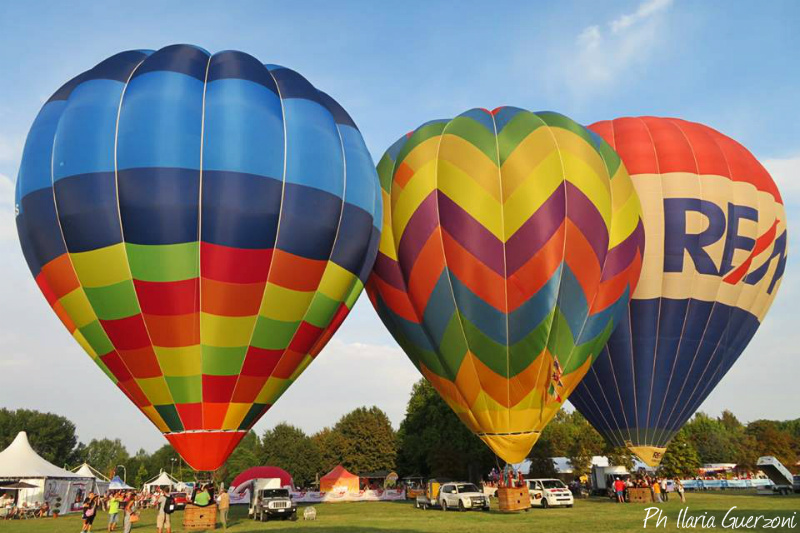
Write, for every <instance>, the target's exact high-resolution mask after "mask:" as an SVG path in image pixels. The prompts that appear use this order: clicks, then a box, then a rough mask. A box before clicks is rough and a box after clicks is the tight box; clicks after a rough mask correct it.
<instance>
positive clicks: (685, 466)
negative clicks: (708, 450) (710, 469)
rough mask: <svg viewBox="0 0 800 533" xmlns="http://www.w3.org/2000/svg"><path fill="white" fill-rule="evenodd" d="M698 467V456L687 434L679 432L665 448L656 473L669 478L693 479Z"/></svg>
mask: <svg viewBox="0 0 800 533" xmlns="http://www.w3.org/2000/svg"><path fill="white" fill-rule="evenodd" d="M700 465H701V462H700V456H699V455H698V454H697V450H696V449H695V447H694V444H693V443H692V441H691V439H690V438H689V437H688V432H687V431H685V430H681V431H679V432H678V433H677V434H676V435H675V437H674V438H673V439H672V441H671V442H670V443H669V445H668V446H667V451H666V452H665V453H664V458H663V459H662V460H661V464H660V466H659V469H658V471H659V473H660V474H661V475H663V476H666V477H670V478H680V479H685V478H693V477H695V476H696V475H697V469H698V468H700Z"/></svg>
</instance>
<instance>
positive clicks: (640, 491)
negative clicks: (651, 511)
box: [628, 487, 653, 503]
mask: <svg viewBox="0 0 800 533" xmlns="http://www.w3.org/2000/svg"><path fill="white" fill-rule="evenodd" d="M628 499H629V500H630V502H631V503H650V502H652V501H653V495H652V494H651V493H650V489H649V488H642V487H633V488H630V489H628Z"/></svg>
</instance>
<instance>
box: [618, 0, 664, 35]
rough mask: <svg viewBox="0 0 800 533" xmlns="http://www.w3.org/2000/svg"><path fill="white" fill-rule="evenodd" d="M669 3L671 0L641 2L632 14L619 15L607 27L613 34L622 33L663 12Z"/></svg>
mask: <svg viewBox="0 0 800 533" xmlns="http://www.w3.org/2000/svg"><path fill="white" fill-rule="evenodd" d="M671 3H672V0H647V1H645V2H642V3H641V4H639V8H638V9H637V10H636V11H635V12H634V13H628V14H625V15H621V16H620V17H619V18H617V19H616V20H612V21H611V24H610V25H609V26H610V27H611V31H612V32H613V33H619V32H621V31H624V30H626V29H628V28H630V27H631V26H633V25H635V24H637V23H640V22H641V21H643V20H647V19H648V18H650V17H652V16H653V15H655V14H657V13H658V12H659V11H663V10H664V9H666V8H667V7H669V5H670V4H671Z"/></svg>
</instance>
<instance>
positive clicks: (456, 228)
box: [367, 107, 644, 463]
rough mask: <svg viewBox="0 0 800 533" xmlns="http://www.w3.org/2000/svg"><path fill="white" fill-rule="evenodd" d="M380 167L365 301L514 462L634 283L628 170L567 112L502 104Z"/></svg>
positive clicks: (421, 132)
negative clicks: (375, 240) (375, 239)
mask: <svg viewBox="0 0 800 533" xmlns="http://www.w3.org/2000/svg"><path fill="white" fill-rule="evenodd" d="M378 174H379V176H380V179H381V187H382V189H383V198H384V219H383V233H382V236H381V241H380V247H379V252H378V258H377V260H376V263H375V267H374V270H373V273H372V275H371V277H370V279H369V281H368V283H367V292H368V293H369V296H370V299H371V301H372V303H373V305H374V306H375V308H376V309H377V311H378V314H379V315H380V317H381V319H382V320H383V322H384V324H386V326H387V328H388V329H389V331H390V332H391V333H392V335H393V336H394V337H395V339H397V341H398V343H399V344H400V345H401V346H402V347H403V349H404V350H405V352H406V353H407V354H408V357H409V358H410V359H411V360H412V361H413V363H414V364H415V365H416V366H417V368H418V369H419V370H420V372H421V373H422V374H423V375H424V376H425V377H426V378H427V379H428V380H429V381H430V382H431V384H433V386H434V387H435V388H436V390H437V391H438V392H439V394H441V396H442V397H443V398H444V399H445V401H446V402H447V403H448V404H449V405H450V407H452V408H453V410H454V411H455V412H456V413H457V414H458V416H459V417H460V418H461V420H462V421H463V422H464V423H465V424H466V425H467V426H468V427H469V428H470V429H471V430H472V431H473V432H475V433H476V434H477V435H478V436H480V438H481V439H483V440H484V442H486V444H488V445H489V447H491V449H492V450H493V451H494V452H495V453H496V454H497V455H498V456H500V457H501V458H502V459H504V460H506V461H507V462H509V463H515V462H519V461H521V460H523V459H524V458H525V456H526V455H527V453H528V452H529V451H530V449H531V446H533V444H534V443H535V442H536V440H537V438H538V436H539V434H540V432H541V430H542V429H543V428H544V426H545V425H546V424H547V422H548V421H549V420H550V419H551V418H552V417H553V415H554V414H555V413H556V412H557V411H558V409H559V408H560V407H561V404H562V403H563V401H564V400H566V398H567V397H568V396H569V394H570V392H571V391H572V390H573V389H574V388H575V385H576V384H577V383H578V382H579V381H580V379H581V378H582V377H583V376H584V375H585V374H586V371H587V370H588V369H589V366H590V365H591V363H592V361H593V359H594V358H595V357H596V356H597V355H598V354H599V353H600V350H601V349H602V347H603V345H604V344H605V342H606V339H608V336H609V335H610V333H611V331H612V330H613V328H614V326H615V325H616V324H617V322H619V321H620V320H621V319H622V315H623V314H624V313H625V311H626V309H627V304H628V299H629V297H630V294H631V293H632V291H633V289H634V287H635V285H636V282H637V280H638V279H639V272H640V268H641V263H642V251H643V245H644V232H643V229H642V222H641V210H640V206H639V200H638V198H637V196H636V192H635V191H634V189H633V185H632V184H631V180H630V178H629V176H628V173H627V171H626V170H625V167H624V166H623V165H622V164H621V163H620V160H619V157H618V156H617V154H616V153H615V152H614V151H613V150H612V149H611V148H610V147H609V146H608V144H606V143H605V142H604V141H603V140H602V139H601V138H600V137H598V136H597V135H595V134H593V133H592V132H590V131H589V130H588V129H586V128H584V127H583V126H580V125H579V124H577V123H575V122H573V121H572V120H570V119H569V118H567V117H564V116H562V115H559V114H556V113H549V112H546V113H532V112H529V111H525V110H523V109H518V108H513V107H504V108H500V109H497V110H495V111H493V112H489V111H486V110H482V109H473V110H470V111H467V112H466V113H464V114H462V115H460V116H458V117H456V118H454V119H452V120H440V121H434V122H429V123H427V124H424V125H422V126H420V127H419V128H417V129H416V130H415V131H413V132H412V133H410V134H409V135H407V136H405V137H403V138H402V139H400V140H399V141H397V142H396V143H395V144H394V145H393V146H392V147H391V148H389V150H388V151H387V152H386V154H384V156H383V158H382V159H381V161H380V163H379V165H378Z"/></svg>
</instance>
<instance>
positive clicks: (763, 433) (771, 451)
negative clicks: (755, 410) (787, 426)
mask: <svg viewBox="0 0 800 533" xmlns="http://www.w3.org/2000/svg"><path fill="white" fill-rule="evenodd" d="M746 433H747V434H748V435H750V436H752V437H753V439H754V441H755V445H756V450H757V452H758V455H772V456H774V457H776V458H777V459H778V461H780V462H781V463H783V464H784V465H785V466H786V467H788V468H795V463H797V452H796V451H795V450H794V447H793V446H792V437H791V434H790V433H789V432H788V431H783V430H782V429H781V428H780V425H779V424H778V423H777V422H774V421H772V420H756V421H753V422H750V423H749V424H747V430H746Z"/></svg>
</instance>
